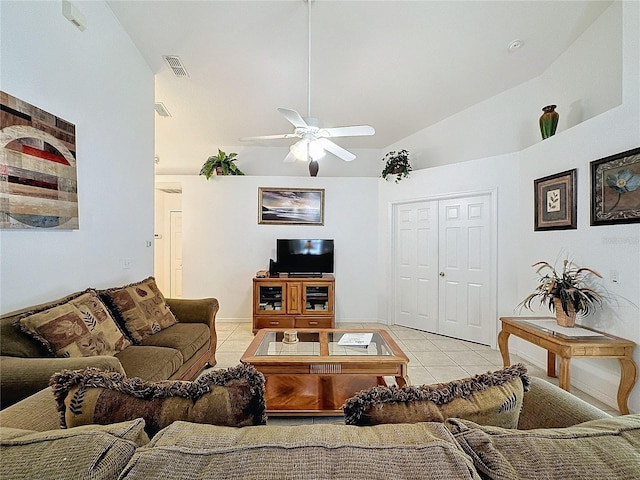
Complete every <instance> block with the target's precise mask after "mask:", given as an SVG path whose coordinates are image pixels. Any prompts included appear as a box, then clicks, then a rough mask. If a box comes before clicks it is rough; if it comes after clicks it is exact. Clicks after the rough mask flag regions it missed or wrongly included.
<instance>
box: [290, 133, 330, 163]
mask: <svg viewBox="0 0 640 480" xmlns="http://www.w3.org/2000/svg"><path fill="white" fill-rule="evenodd" d="M289 151H290V152H291V154H292V155H293V156H294V157H296V160H300V161H302V162H306V161H308V160H309V159H311V160H319V159H321V158H322V157H324V155H325V153H326V152H325V150H324V148H322V145H320V144H319V143H318V142H317V141H316V140H314V139H309V138H303V139H302V140H298V141H297V142H296V143H294V144H293V145H291V147H289Z"/></svg>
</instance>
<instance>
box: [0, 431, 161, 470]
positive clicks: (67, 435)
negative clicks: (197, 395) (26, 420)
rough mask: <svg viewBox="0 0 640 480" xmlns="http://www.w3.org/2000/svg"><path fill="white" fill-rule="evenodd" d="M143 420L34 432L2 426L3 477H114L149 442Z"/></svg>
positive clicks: (0, 439) (0, 454) (0, 456)
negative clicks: (138, 449) (138, 448)
mask: <svg viewBox="0 0 640 480" xmlns="http://www.w3.org/2000/svg"><path fill="white" fill-rule="evenodd" d="M143 427H144V421H143V420H142V419H137V420H133V421H130V422H125V423H118V424H114V425H107V426H98V425H88V426H84V427H78V428H71V429H68V430H53V431H46V432H32V431H28V430H16V429H5V428H4V427H1V428H0V458H2V478H3V479H24V478H38V479H60V478H92V479H113V478H117V477H118V474H119V473H120V472H121V471H122V469H123V468H124V467H125V465H126V464H127V462H128V461H129V459H130V458H131V456H132V455H133V453H134V452H135V450H136V448H137V447H138V446H141V445H144V444H145V443H147V442H148V441H149V439H148V437H147V435H146V434H145V432H144V430H143Z"/></svg>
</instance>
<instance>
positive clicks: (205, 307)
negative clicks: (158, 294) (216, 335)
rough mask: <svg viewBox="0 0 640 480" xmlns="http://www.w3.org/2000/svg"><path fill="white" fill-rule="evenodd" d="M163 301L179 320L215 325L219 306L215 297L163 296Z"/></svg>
mask: <svg viewBox="0 0 640 480" xmlns="http://www.w3.org/2000/svg"><path fill="white" fill-rule="evenodd" d="M165 302H166V303H167V305H168V306H169V309H170V310H171V312H173V314H174V315H175V317H176V318H177V319H178V321H179V322H182V323H206V324H207V325H209V328H212V327H215V320H216V314H217V313H218V308H219V305H218V300H216V299H215V298H202V299H191V298H165Z"/></svg>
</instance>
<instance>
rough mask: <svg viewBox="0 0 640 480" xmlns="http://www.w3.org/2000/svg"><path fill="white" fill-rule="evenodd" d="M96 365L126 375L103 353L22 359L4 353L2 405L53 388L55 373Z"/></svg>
mask: <svg viewBox="0 0 640 480" xmlns="http://www.w3.org/2000/svg"><path fill="white" fill-rule="evenodd" d="M86 367H95V368H99V369H101V370H110V371H114V372H118V373H122V374H124V373H125V372H124V369H123V368H122V365H121V364H120V361H119V360H118V359H117V358H116V357H110V356H106V355H100V356H95V357H80V358H22V357H8V356H0V371H1V372H2V381H1V382H0V395H1V400H2V408H5V407H7V406H9V405H11V404H13V403H16V402H17V401H19V400H22V399H23V398H26V397H28V396H29V395H32V394H34V393H36V392H38V391H40V390H43V389H45V388H48V387H49V379H50V378H51V376H52V375H53V374H54V373H56V372H59V371H61V370H64V369H69V370H81V369H84V368H86Z"/></svg>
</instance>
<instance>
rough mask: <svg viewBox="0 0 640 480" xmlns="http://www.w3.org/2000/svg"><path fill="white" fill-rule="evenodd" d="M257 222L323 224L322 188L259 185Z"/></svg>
mask: <svg viewBox="0 0 640 480" xmlns="http://www.w3.org/2000/svg"><path fill="white" fill-rule="evenodd" d="M258 223H261V224H271V225H324V189H323V188H266V187H259V188H258Z"/></svg>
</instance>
